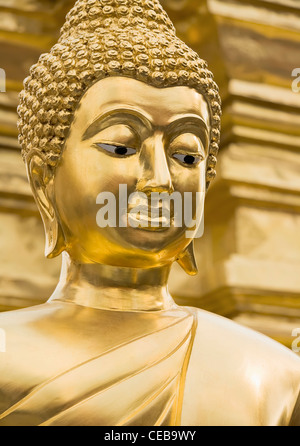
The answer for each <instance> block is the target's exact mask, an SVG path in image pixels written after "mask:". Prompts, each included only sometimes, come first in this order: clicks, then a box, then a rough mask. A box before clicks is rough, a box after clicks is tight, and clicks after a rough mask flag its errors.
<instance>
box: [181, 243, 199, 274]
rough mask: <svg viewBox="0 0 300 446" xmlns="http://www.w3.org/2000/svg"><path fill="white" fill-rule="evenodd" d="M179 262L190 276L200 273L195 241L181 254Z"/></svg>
mask: <svg viewBox="0 0 300 446" xmlns="http://www.w3.org/2000/svg"><path fill="white" fill-rule="evenodd" d="M177 263H178V264H179V265H180V266H181V268H182V269H183V270H184V271H185V272H186V273H187V274H189V275H190V276H195V275H196V274H197V273H198V268H197V263H196V259H195V253H194V241H192V242H191V243H190V244H189V245H188V246H187V247H186V248H185V250H184V251H183V252H182V253H181V254H180V256H179V257H178V259H177Z"/></svg>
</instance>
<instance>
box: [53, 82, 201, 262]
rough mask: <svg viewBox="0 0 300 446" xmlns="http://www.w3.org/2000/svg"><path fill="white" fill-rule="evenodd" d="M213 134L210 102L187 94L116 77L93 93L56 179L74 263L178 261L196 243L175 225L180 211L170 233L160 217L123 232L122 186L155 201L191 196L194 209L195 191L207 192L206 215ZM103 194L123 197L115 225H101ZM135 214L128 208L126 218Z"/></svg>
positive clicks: (80, 112) (85, 99) (136, 216)
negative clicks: (156, 196)
mask: <svg viewBox="0 0 300 446" xmlns="http://www.w3.org/2000/svg"><path fill="white" fill-rule="evenodd" d="M208 129H209V111H208V106H207V103H206V101H205V99H204V98H203V96H202V95H201V94H199V93H197V92H196V91H195V90H193V89H190V88H188V87H171V88H155V87H152V86H149V85H147V84H145V83H143V82H140V81H136V80H134V79H129V78H125V77H109V78H106V79H103V80H101V81H99V82H97V83H96V84H94V85H93V86H92V87H91V88H89V90H88V91H87V92H86V93H85V95H84V96H83V98H82V99H81V102H80V104H79V107H78V109H77V111H76V113H75V116H74V120H73V123H72V125H71V128H70V133H69V136H68V138H67V141H66V144H65V148H64V151H63V154H62V157H61V160H60V162H59V164H58V166H57V168H56V171H55V177H54V203H55V210H56V215H57V218H58V220H59V223H60V226H61V228H62V230H63V233H64V237H65V242H66V246H67V250H68V252H69V254H70V256H71V257H72V258H73V259H75V260H77V261H80V262H96V263H105V264H109V265H115V266H132V267H137V266H139V267H154V266H160V265H164V264H167V263H170V262H172V261H174V260H175V259H176V258H177V257H178V255H179V254H180V253H181V252H182V251H183V250H184V249H185V248H186V247H187V246H188V244H189V243H190V241H191V239H190V238H187V236H186V230H187V227H186V225H185V224H184V221H183V224H182V225H181V226H179V227H176V225H175V224H174V218H173V217H174V215H173V212H174V210H173V207H174V206H172V205H171V211H170V212H171V215H170V217H171V218H170V222H169V227H168V226H165V224H166V222H165V221H164V219H163V217H162V215H161V214H160V217H159V218H157V219H156V224H155V225H154V224H152V223H153V221H152V217H151V214H149V217H147V216H146V217H145V214H144V217H143V218H144V220H145V218H146V225H147V226H146V225H145V221H144V225H143V226H141V225H137V227H133V225H131V224H127V225H125V227H120V224H119V221H118V220H119V213H118V202H119V201H118V200H119V199H120V197H119V190H120V188H119V186H120V185H122V187H123V190H125V189H124V187H126V190H127V196H129V195H130V194H132V193H134V192H142V193H143V194H145V195H144V197H146V198H147V199H149V200H150V195H151V193H153V192H160V193H161V192H165V193H168V194H172V193H173V192H179V193H180V194H181V195H182V197H183V196H184V195H183V194H184V192H190V193H191V194H192V195H191V196H192V197H193V201H194V204H195V199H194V197H196V192H202V194H201V196H202V197H203V199H202V200H201V206H202V209H201V212H202V211H203V206H204V194H205V177H206V158H207V150H208ZM103 192H109V193H110V196H112V195H113V196H114V197H115V198H116V206H117V214H116V215H117V219H116V225H113V224H111V225H108V226H107V227H100V226H99V222H98V223H97V219H96V216H97V213H98V211H99V210H100V209H101V205H100V204H99V199H98V203H97V202H96V200H97V196H98V195H99V194H100V193H103ZM146 201H147V200H146ZM103 204H107V202H104V201H103ZM111 204H112V203H111ZM139 204H141V203H140V202H139ZM148 204H149V203H148V202H147V203H144V205H148ZM171 204H172V201H171ZM132 207H134V206H133V205H132V204H131V205H130V204H128V206H127V209H126V210H125V216H128V215H129V214H130V211H132ZM193 212H195V206H194V211H193ZM130 215H131V219H133V220H137V221H139V218H142V217H141V214H133V213H131V214H130ZM146 215H148V213H147V214H146ZM123 217H124V215H123ZM123 217H122V218H123ZM183 220H184V218H183ZM131 221H132V220H131ZM123 223H124V222H123ZM121 226H124V225H121Z"/></svg>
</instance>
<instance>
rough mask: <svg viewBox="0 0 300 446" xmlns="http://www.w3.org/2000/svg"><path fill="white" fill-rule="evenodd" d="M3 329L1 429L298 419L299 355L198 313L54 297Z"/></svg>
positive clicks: (4, 318) (2, 321)
mask: <svg viewBox="0 0 300 446" xmlns="http://www.w3.org/2000/svg"><path fill="white" fill-rule="evenodd" d="M0 327H1V328H2V329H3V330H5V332H6V344H7V345H6V353H0V426H21V425H30V426H32V425H34V426H37V425H44V426H65V425H68V426H72V425H75V426H77V425H79V426H81V425H85V426H94V425H96V426H101V425H102V426H136V425H138V426H141V425H144V426H175V425H176V426H179V425H183V426H187V425H194V426H195V425H251V426H252V425H253V426H257V425H259V426H261V425H262V426H267V425H288V424H289V423H291V424H295V425H299V424H300V404H299V402H298V403H297V398H298V397H299V395H300V366H299V364H300V361H299V358H297V357H296V355H295V354H294V353H292V352H290V351H289V350H288V349H287V348H285V347H283V346H281V345H279V344H278V343H276V342H274V341H272V340H271V339H269V338H267V337H265V336H263V335H261V334H258V333H255V332H253V331H252V330H249V329H247V328H245V327H242V326H240V325H238V324H236V323H234V322H232V321H230V320H228V319H225V318H222V317H220V316H216V315H213V314H211V313H208V312H205V311H202V310H199V309H195V308H189V307H178V306H176V305H174V307H172V308H170V309H168V310H164V311H152V312H151V311H150V312H148V311H147V312H141V311H140V312H138V311H137V312H127V311H110V310H101V309H94V308H89V307H83V306H80V305H75V304H71V303H66V302H59V301H54V302H49V303H46V304H44V305H39V306H36V307H32V308H27V309H24V310H18V311H13V312H7V313H2V314H0ZM298 401H300V397H299V399H298Z"/></svg>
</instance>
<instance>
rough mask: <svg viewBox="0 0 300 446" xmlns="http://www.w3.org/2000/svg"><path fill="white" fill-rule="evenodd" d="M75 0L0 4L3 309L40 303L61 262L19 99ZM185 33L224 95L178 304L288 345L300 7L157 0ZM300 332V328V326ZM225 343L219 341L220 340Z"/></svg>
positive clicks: (297, 267)
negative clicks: (201, 218)
mask: <svg viewBox="0 0 300 446" xmlns="http://www.w3.org/2000/svg"><path fill="white" fill-rule="evenodd" d="M74 3H75V0H0V68H2V69H4V70H5V72H6V90H7V91H6V92H5V93H4V92H3V93H0V311H5V310H12V309H17V308H22V307H26V306H30V305H35V304H39V303H42V302H44V301H45V300H47V298H48V297H49V296H50V295H51V293H52V291H53V289H54V287H55V285H56V283H57V281H58V275H59V268H60V259H55V260H46V259H45V258H44V257H43V250H44V234H43V228H42V223H41V221H40V218H39V215H38V212H37V208H36V206H35V203H34V201H33V198H32V195H31V192H30V188H29V185H28V183H27V178H26V172H25V167H24V165H23V162H22V160H21V155H20V148H19V146H18V142H17V129H16V121H17V115H16V107H17V104H18V92H19V91H20V90H21V88H22V81H23V79H24V78H25V77H26V76H27V74H28V71H29V67H30V66H31V65H32V64H33V63H35V62H36V61H37V59H38V57H39V55H40V54H41V53H43V52H45V51H47V50H48V49H49V48H50V47H51V46H52V44H53V43H54V42H55V41H56V40H57V36H58V32H59V29H60V27H61V25H62V24H63V22H64V16H65V14H66V13H67V11H68V10H69V9H70V8H71V7H72V6H73V4H74ZM161 3H162V5H163V6H164V7H165V9H166V10H167V12H168V13H169V15H170V17H171V19H172V20H173V22H174V24H175V27H176V29H177V33H178V35H179V36H180V37H181V38H182V40H184V41H185V42H186V43H187V44H188V45H190V46H191V47H192V48H194V49H195V50H196V51H197V52H198V53H199V54H200V56H201V57H202V58H204V59H206V60H207V61H208V63H209V65H210V69H211V70H212V71H213V72H214V74H215V78H216V81H217V82H218V84H219V86H220V90H221V96H222V99H223V114H224V116H223V125H222V145H221V151H220V154H219V162H218V176H217V179H216V180H215V181H214V182H213V184H212V186H211V188H210V190H209V192H208V195H207V199H206V214H205V234H204V237H203V238H202V239H200V240H198V241H197V242H196V251H197V260H198V266H199V274H198V275H197V276H196V277H193V278H191V277H188V276H186V275H185V274H184V273H183V272H182V271H181V270H180V268H179V267H178V266H177V265H174V269H173V272H172V275H171V279H170V289H171V292H172V293H173V296H174V297H175V298H176V301H177V302H178V303H179V304H182V305H193V306H196V307H200V308H203V309H206V310H209V311H213V312H215V313H218V314H221V315H223V316H226V317H229V318H231V319H234V320H236V321H237V322H240V323H242V324H245V325H247V326H249V327H252V328H254V329H256V330H259V331H261V332H263V333H265V334H267V335H269V336H271V337H273V338H274V339H277V340H279V341H280V342H282V343H284V344H285V345H287V346H288V347H291V343H292V341H293V340H294V337H293V336H292V330H293V329H295V328H297V327H300V92H299V93H296V92H293V91H292V82H293V80H294V78H293V77H292V71H293V70H294V68H296V67H300V51H299V50H300V2H299V0H161ZM299 331H300V329H299ZM220 342H222V340H221V339H220Z"/></svg>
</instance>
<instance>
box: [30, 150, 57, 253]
mask: <svg viewBox="0 0 300 446" xmlns="http://www.w3.org/2000/svg"><path fill="white" fill-rule="evenodd" d="M27 175H28V178H29V181H30V185H31V189H32V192H33V196H34V198H35V201H36V204H37V206H38V209H39V211H40V214H41V217H42V220H43V224H44V229H45V239H46V240H45V256H46V257H47V258H49V259H52V258H53V257H56V256H58V255H59V254H61V253H62V252H63V251H64V250H65V248H66V246H65V240H64V235H63V232H62V229H61V227H60V224H59V222H58V219H57V216H56V214H55V209H54V206H53V199H54V198H53V172H51V171H50V168H49V166H47V163H46V161H45V160H44V159H43V156H42V155H41V154H40V153H36V152H34V153H32V154H31V156H30V158H29V157H28V159H27Z"/></svg>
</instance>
